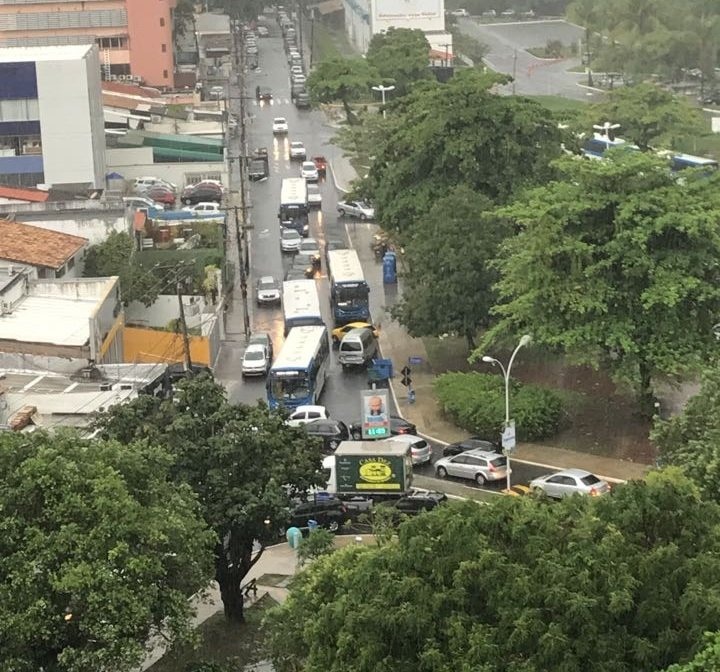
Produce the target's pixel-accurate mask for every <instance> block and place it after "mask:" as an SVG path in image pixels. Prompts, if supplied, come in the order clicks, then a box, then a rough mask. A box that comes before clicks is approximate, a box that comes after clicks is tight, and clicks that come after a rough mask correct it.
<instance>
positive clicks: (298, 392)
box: [270, 376, 310, 400]
mask: <svg viewBox="0 0 720 672" xmlns="http://www.w3.org/2000/svg"><path fill="white" fill-rule="evenodd" d="M270 391H271V393H272V396H273V398H274V399H276V400H281V399H287V400H293V399H305V398H306V397H307V396H308V395H309V394H310V382H309V381H308V379H307V376H293V377H291V378H290V377H276V376H273V377H272V379H271V381H270Z"/></svg>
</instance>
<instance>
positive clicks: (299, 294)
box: [282, 280, 325, 336]
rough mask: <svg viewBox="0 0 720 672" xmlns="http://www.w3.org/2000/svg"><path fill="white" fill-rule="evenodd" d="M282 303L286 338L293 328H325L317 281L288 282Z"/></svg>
mask: <svg viewBox="0 0 720 672" xmlns="http://www.w3.org/2000/svg"><path fill="white" fill-rule="evenodd" d="M282 302H283V318H284V320H285V335H286V336H287V335H288V332H289V331H290V329H292V328H293V327H309V326H319V327H324V326H325V322H324V321H323V318H322V313H321V312H320V296H319V295H318V290H317V285H316V284H315V280H286V281H285V282H283V294H282Z"/></svg>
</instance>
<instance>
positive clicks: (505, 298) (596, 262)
mask: <svg viewBox="0 0 720 672" xmlns="http://www.w3.org/2000/svg"><path fill="white" fill-rule="evenodd" d="M557 168H558V170H559V171H560V172H561V174H562V175H563V177H564V179H562V180H557V181H554V182H552V183H550V184H548V185H546V186H543V187H538V188H536V189H534V190H532V191H530V192H528V193H527V194H526V195H524V196H523V197H521V198H519V199H518V200H517V201H516V202H515V203H513V204H512V205H510V206H508V207H507V208H505V209H503V210H502V211H501V212H502V214H504V215H505V216H507V217H509V218H510V219H511V220H512V222H513V223H514V224H515V226H517V227H518V229H519V231H518V234H517V235H516V236H513V237H511V238H509V239H507V240H506V241H505V243H504V244H503V245H502V246H501V249H500V255H499V261H498V267H499V271H500V281H499V283H498V285H497V291H498V295H499V298H500V302H499V305H498V306H497V307H496V308H495V312H496V315H497V316H498V318H499V322H498V324H496V325H495V327H493V329H492V330H491V331H490V332H489V334H488V336H487V338H486V341H485V343H484V345H488V344H489V342H491V341H497V340H498V339H500V338H502V337H503V335H512V336H513V337H514V336H516V335H517V334H521V333H532V334H533V338H534V340H535V341H536V342H538V343H540V344H543V345H545V346H548V347H551V348H560V349H562V350H563V351H564V352H565V353H566V354H568V355H569V356H570V357H571V359H574V360H575V361H578V362H582V363H586V364H591V365H593V366H601V367H603V368H606V369H607V370H608V371H609V372H610V373H611V374H612V375H613V376H615V378H616V379H618V380H623V381H627V382H630V383H631V384H632V385H633V386H634V388H635V390H636V391H637V393H638V397H639V400H640V402H641V409H642V410H643V411H645V412H646V413H651V412H652V410H653V407H652V403H651V402H652V385H651V383H652V377H653V376H655V375H657V374H666V375H674V374H679V373H680V372H682V371H684V370H688V369H693V368H695V369H697V368H699V367H700V366H701V365H702V363H703V362H704V361H706V359H707V358H708V357H709V356H710V355H711V353H712V352H713V351H714V349H715V348H717V343H716V341H715V339H714V337H713V333H712V325H713V324H714V323H715V322H716V321H717V316H718V314H720V277H719V274H720V266H719V263H720V262H719V260H720V231H719V230H718V226H717V222H718V221H719V220H720V190H718V184H719V183H720V176H718V175H715V176H713V177H712V178H707V177H703V176H701V175H697V174H695V175H691V174H688V176H687V177H683V179H682V180H681V181H677V180H676V179H675V178H674V177H673V176H672V175H671V174H670V171H669V170H668V167H667V165H666V163H665V162H663V161H662V160H660V159H658V158H656V157H653V156H648V155H644V154H640V153H637V152H635V153H630V154H628V153H622V154H615V156H614V158H613V157H609V158H608V159H606V160H604V161H583V160H580V159H575V158H566V159H563V160H561V161H559V162H558V164H557Z"/></svg>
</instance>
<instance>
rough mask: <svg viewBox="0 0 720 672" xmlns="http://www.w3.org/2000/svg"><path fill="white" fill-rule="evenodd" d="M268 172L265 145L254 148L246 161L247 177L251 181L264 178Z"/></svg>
mask: <svg viewBox="0 0 720 672" xmlns="http://www.w3.org/2000/svg"><path fill="white" fill-rule="evenodd" d="M269 174H270V166H269V163H268V152H267V148H266V147H259V148H258V149H256V150H255V151H254V152H253V154H252V156H251V157H250V160H249V161H248V179H249V180H250V181H251V182H258V181H259V180H264V179H265V178H266V177H267V176H268V175H269Z"/></svg>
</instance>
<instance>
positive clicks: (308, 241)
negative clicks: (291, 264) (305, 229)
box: [300, 237, 321, 268]
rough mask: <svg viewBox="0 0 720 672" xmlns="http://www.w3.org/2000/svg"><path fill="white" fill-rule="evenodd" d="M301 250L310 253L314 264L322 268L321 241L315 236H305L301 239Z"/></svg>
mask: <svg viewBox="0 0 720 672" xmlns="http://www.w3.org/2000/svg"><path fill="white" fill-rule="evenodd" d="M300 252H302V253H305V254H309V255H310V259H311V261H312V265H313V266H314V267H315V268H320V259H321V255H320V243H318V242H317V240H315V238H310V237H308V238H303V239H302V240H301V241H300Z"/></svg>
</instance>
